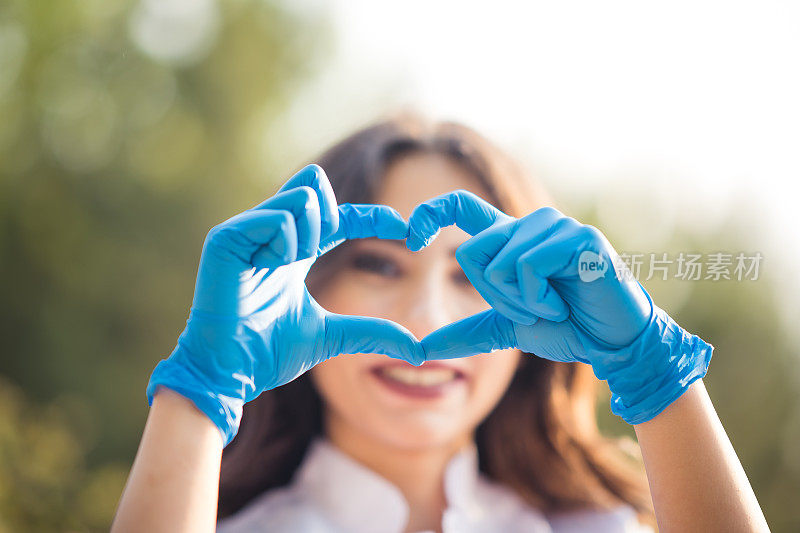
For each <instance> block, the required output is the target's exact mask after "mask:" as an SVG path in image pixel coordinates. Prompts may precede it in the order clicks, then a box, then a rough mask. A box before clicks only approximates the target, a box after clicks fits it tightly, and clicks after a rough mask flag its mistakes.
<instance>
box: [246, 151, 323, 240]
mask: <svg viewBox="0 0 800 533" xmlns="http://www.w3.org/2000/svg"><path fill="white" fill-rule="evenodd" d="M297 187H310V188H311V189H312V190H313V191H314V192H315V193H316V196H317V201H318V203H319V212H320V223H321V232H320V235H321V237H322V238H323V239H324V238H325V237H327V236H328V235H330V234H332V233H334V232H335V231H336V230H337V228H338V227H339V212H338V210H337V205H338V204H337V202H336V195H334V193H333V187H331V182H330V181H329V180H328V176H327V175H326V174H325V171H324V170H322V168H321V167H320V166H319V165H313V164H312V165H308V166H306V167H304V168H303V169H302V170H300V171H299V172H298V173H297V174H295V175H294V176H292V177H291V178H289V180H288V181H287V182H286V183H284V184H283V186H282V187H281V188H280V189H279V190H278V193H281V192H284V191H288V190H290V189H294V188H297ZM267 202H269V200H267V201H266V202H264V203H262V204H261V205H259V206H256V207H255V208H254V209H259V208H261V207H262V206H263V205H264V204H266V203H267Z"/></svg>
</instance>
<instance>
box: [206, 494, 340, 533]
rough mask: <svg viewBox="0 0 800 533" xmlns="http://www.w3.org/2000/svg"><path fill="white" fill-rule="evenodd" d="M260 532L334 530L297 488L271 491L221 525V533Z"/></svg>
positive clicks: (220, 523)
mask: <svg viewBox="0 0 800 533" xmlns="http://www.w3.org/2000/svg"><path fill="white" fill-rule="evenodd" d="M260 531H265V532H266V531H269V532H277V533H284V532H285V533H289V532H295V531H307V532H309V533H314V532H318V531H326V532H327V531H331V526H330V524H328V523H327V522H326V521H325V519H324V517H323V516H322V515H321V514H320V513H319V511H318V510H317V509H315V507H314V506H313V505H312V504H311V503H310V502H309V500H308V498H307V497H306V496H305V494H304V493H303V491H302V490H299V489H298V488H297V487H293V486H288V487H284V488H280V489H273V490H270V491H269V492H266V493H264V494H262V495H261V496H259V497H257V498H255V499H254V500H253V501H251V502H250V503H249V504H247V505H246V506H245V507H244V508H242V509H241V510H239V511H238V512H237V513H236V514H234V515H232V516H229V517H227V518H225V519H223V520H220V521H219V522H218V523H217V532H218V533H244V532H248V533H250V532H260Z"/></svg>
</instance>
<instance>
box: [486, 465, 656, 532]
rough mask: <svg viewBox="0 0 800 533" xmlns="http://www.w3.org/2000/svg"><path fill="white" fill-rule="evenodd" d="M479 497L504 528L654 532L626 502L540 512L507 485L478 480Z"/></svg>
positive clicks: (493, 518)
mask: <svg viewBox="0 0 800 533" xmlns="http://www.w3.org/2000/svg"><path fill="white" fill-rule="evenodd" d="M479 492H480V498H481V500H482V503H483V504H484V507H485V508H487V509H491V510H492V511H493V512H492V521H493V522H494V521H499V522H501V523H497V524H495V525H497V526H502V528H503V529H502V530H503V531H552V532H553V533H578V532H580V533H583V532H586V531H592V532H593V533H653V529H652V528H651V527H650V526H647V525H643V524H641V523H640V522H639V519H638V517H637V516H636V512H635V511H634V509H633V508H632V507H630V506H629V505H621V506H619V507H616V508H614V509H609V510H588V509H587V510H580V511H570V512H564V513H557V514H556V513H548V514H545V513H542V512H541V511H539V510H538V509H536V508H534V507H532V506H531V505H529V504H528V503H527V502H525V501H524V500H523V499H522V498H521V497H520V496H519V495H518V494H517V493H516V492H514V491H513V490H511V489H510V488H508V487H505V486H502V485H499V484H497V483H494V482H491V481H489V480H488V479H485V478H483V479H481V483H480V489H479Z"/></svg>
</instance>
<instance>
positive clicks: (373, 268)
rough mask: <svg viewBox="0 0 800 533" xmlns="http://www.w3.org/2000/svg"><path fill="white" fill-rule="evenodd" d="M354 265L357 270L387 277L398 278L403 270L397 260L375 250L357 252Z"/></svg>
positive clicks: (353, 261)
mask: <svg viewBox="0 0 800 533" xmlns="http://www.w3.org/2000/svg"><path fill="white" fill-rule="evenodd" d="M352 266H353V268H354V269H355V270H359V271H361V272H368V273H371V274H376V275H378V276H382V277H385V278H398V277H400V276H401V275H402V270H401V268H400V265H398V264H397V261H395V260H394V259H392V258H390V257H387V256H385V255H381V254H378V253H375V252H358V253H356V254H355V255H354V256H353V260H352Z"/></svg>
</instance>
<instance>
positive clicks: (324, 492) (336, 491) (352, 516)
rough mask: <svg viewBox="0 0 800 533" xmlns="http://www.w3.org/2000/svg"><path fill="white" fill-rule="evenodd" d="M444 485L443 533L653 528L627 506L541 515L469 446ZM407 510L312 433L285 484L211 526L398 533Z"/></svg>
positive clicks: (393, 491)
mask: <svg viewBox="0 0 800 533" xmlns="http://www.w3.org/2000/svg"><path fill="white" fill-rule="evenodd" d="M444 489H445V497H446V500H447V509H446V510H445V512H444V515H443V517H442V531H443V532H444V533H478V532H481V533H483V532H495V531H501V532H503V533H515V532H523V531H524V532H526V533H531V532H533V533H572V532H578V531H592V532H598V533H611V532H621V531H622V532H636V533H643V532H652V531H653V530H652V529H651V528H650V527H647V526H642V525H640V524H639V522H638V521H637V519H636V515H635V513H634V511H633V509H632V508H630V507H628V506H621V507H619V508H617V509H614V510H612V511H580V512H573V513H568V514H562V515H560V516H558V517H550V518H549V519H548V518H546V517H545V516H544V515H543V514H542V513H541V512H540V511H537V510H536V509H534V508H533V507H531V506H529V505H527V504H526V503H525V502H523V501H522V500H521V499H520V498H519V497H518V496H517V495H516V494H515V493H514V492H513V491H511V490H510V489H507V488H505V487H503V486H501V485H498V484H497V483H494V482H492V481H490V480H489V479H487V478H486V477H485V476H484V475H483V474H481V473H480V471H479V470H478V454H477V450H476V448H475V447H474V446H473V447H471V448H468V449H466V450H464V451H462V452H460V453H459V454H457V455H456V456H454V457H453V458H452V459H451V460H450V462H449V463H448V465H447V469H446V471H445V479H444ZM408 514H409V510H408V504H407V502H406V500H405V498H404V497H403V495H402V493H401V492H400V491H399V490H398V489H397V487H395V486H394V485H392V484H391V483H390V482H389V481H387V480H386V479H384V478H382V477H381V476H379V475H378V474H376V473H375V472H373V471H372V470H370V469H368V468H366V467H365V466H363V465H361V464H360V463H358V462H357V461H355V460H354V459H352V458H351V457H349V456H348V455H346V454H345V453H343V452H341V451H339V450H338V449H337V448H336V447H334V446H333V445H332V444H330V443H328V442H326V441H323V440H317V441H315V442H314V443H312V445H311V448H310V449H309V451H308V453H307V454H306V457H305V459H304V460H303V464H302V465H300V468H299V469H298V471H297V473H296V474H295V476H294V478H293V480H292V482H291V483H290V484H289V485H288V486H286V487H282V488H280V489H275V490H271V491H269V492H267V493H265V494H263V495H261V496H259V497H257V498H256V499H255V500H253V501H252V502H251V503H250V504H248V505H247V506H246V507H245V508H244V509H242V510H241V511H239V512H238V513H236V514H235V515H233V516H231V517H229V518H226V519H225V520H222V521H220V522H219V524H218V527H217V531H218V532H219V533H245V532H259V531H264V532H266V531H269V532H279V533H284V532H293V533H294V532H297V531H302V532H304V533H402V532H403V531H404V530H405V527H406V524H407V522H408Z"/></svg>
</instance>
